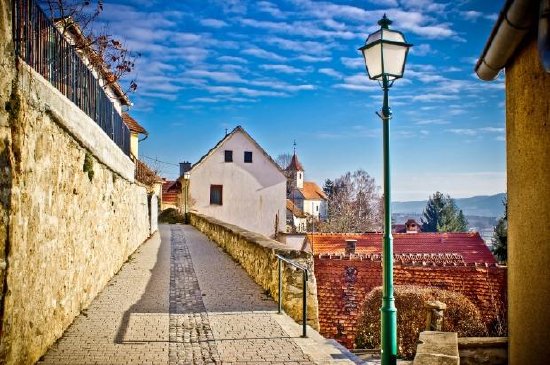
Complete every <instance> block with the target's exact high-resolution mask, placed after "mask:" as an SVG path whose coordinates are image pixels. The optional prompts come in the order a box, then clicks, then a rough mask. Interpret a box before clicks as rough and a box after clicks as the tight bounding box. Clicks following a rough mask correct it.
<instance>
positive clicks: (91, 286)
mask: <svg viewBox="0 0 550 365" xmlns="http://www.w3.org/2000/svg"><path fill="white" fill-rule="evenodd" d="M10 11H11V4H10V2H9V1H7V0H0V163H1V167H2V168H1V169H0V201H1V204H0V272H1V274H2V280H1V283H2V284H1V285H2V287H1V289H2V291H1V293H0V300H2V301H3V303H2V306H0V308H2V309H3V311H2V312H1V313H0V314H1V315H2V317H1V319H0V320H1V322H0V323H1V332H0V333H1V338H0V363H6V364H33V363H35V362H36V361H37V360H38V359H39V358H40V356H41V355H42V354H43V353H44V352H45V351H46V350H47V348H48V347H49V346H50V345H51V344H53V343H54V342H55V340H56V339H57V338H59V337H60V336H61V335H62V333H63V331H64V330H65V329H66V328H67V327H68V326H69V325H70V323H71V322H72V321H73V319H74V318H75V317H76V316H77V315H78V314H79V313H80V311H81V310H82V309H84V308H86V307H87V306H88V305H89V304H90V302H91V301H92V299H93V298H94V297H95V296H96V295H97V294H98V292H99V291H101V290H102V289H103V287H104V286H105V284H106V283H107V281H108V280H109V279H110V278H111V277H112V276H113V275H114V274H115V273H116V272H117V271H118V270H119V268H120V266H121V265H122V264H123V262H124V261H125V260H127V258H128V256H129V255H130V254H131V253H132V252H133V251H134V250H135V249H136V248H137V247H138V246H139V245H140V244H141V243H142V242H143V241H144V240H145V239H146V238H147V237H148V236H149V232H150V227H149V214H148V206H147V192H146V189H145V188H144V187H140V186H138V185H136V184H134V183H133V178H134V176H133V175H134V165H133V163H132V162H131V161H130V159H129V158H128V157H127V156H126V155H124V153H122V152H121V151H120V149H119V148H118V147H117V146H116V145H115V144H114V143H113V142H112V141H111V140H110V139H109V137H108V136H107V135H106V134H105V133H104V132H102V131H101V129H100V128H99V127H98V126H97V125H96V124H95V123H94V122H93V121H92V120H91V119H90V118H88V117H87V116H86V115H85V114H84V113H83V112H82V111H80V110H79V109H78V108H77V107H76V106H75V105H74V104H73V103H71V102H70V101H69V100H68V99H66V98H65V97H64V96H62V95H61V94H60V93H58V92H57V90H55V89H54V88H52V87H51V85H50V84H49V83H47V81H45V80H44V79H43V78H41V77H40V76H39V75H38V74H36V73H34V72H33V71H32V70H30V69H29V68H28V67H26V66H25V65H24V64H22V65H21V67H20V68H19V72H16V68H15V60H14V58H13V49H12V44H11V30H10V21H11V15H10ZM86 156H87V157H86ZM85 159H88V160H89V161H91V168H92V169H93V172H94V174H93V177H91V178H90V176H89V174H88V173H87V172H85V171H84V161H85ZM4 279H5V280H4ZM4 284H5V285H4Z"/></svg>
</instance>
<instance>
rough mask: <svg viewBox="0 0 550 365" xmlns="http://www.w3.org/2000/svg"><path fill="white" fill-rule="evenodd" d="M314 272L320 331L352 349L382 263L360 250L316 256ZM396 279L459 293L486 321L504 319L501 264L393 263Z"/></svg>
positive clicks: (504, 279) (504, 300) (503, 290)
mask: <svg viewBox="0 0 550 365" xmlns="http://www.w3.org/2000/svg"><path fill="white" fill-rule="evenodd" d="M315 276H316V279H317V295H318V299H319V325H320V332H321V334H322V335H323V336H325V337H328V338H334V339H336V340H337V341H338V342H340V343H341V344H343V345H344V346H346V347H347V348H353V347H354V344H355V335H356V332H357V320H358V318H359V316H360V314H361V310H362V305H363V301H364V299H365V297H366V295H367V294H368V293H369V292H370V291H371V290H372V289H373V288H375V287H377V286H381V285H382V263H381V262H380V261H372V260H368V259H363V258H362V257H361V256H359V255H353V256H351V257H350V256H328V255H327V256H319V255H316V256H315ZM394 284H395V285H419V286H427V287H428V286H429V287H436V288H440V289H445V290H451V291H456V292H459V293H462V294H464V295H465V296H466V297H467V298H468V299H470V300H471V301H472V302H473V303H474V304H475V305H476V306H477V307H478V308H479V310H480V313H481V315H482V316H483V318H484V321H485V323H486V324H487V325H492V324H493V322H495V321H497V320H500V318H506V309H505V303H506V268H504V267H496V266H490V267H486V266H485V265H481V264H479V265H473V264H472V265H464V264H463V265H461V266H455V265H444V266H443V265H442V266H437V265H429V266H423V265H410V264H399V263H394ZM497 316H498V318H497ZM398 325H399V324H398Z"/></svg>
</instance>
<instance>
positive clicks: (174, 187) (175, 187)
mask: <svg viewBox="0 0 550 365" xmlns="http://www.w3.org/2000/svg"><path fill="white" fill-rule="evenodd" d="M180 191H181V183H180V182H179V181H178V180H176V181H170V180H166V181H164V182H163V183H162V194H163V195H164V194H169V193H179V192H180Z"/></svg>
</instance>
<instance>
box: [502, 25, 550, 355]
mask: <svg viewBox="0 0 550 365" xmlns="http://www.w3.org/2000/svg"><path fill="white" fill-rule="evenodd" d="M549 95H550V74H548V73H545V72H544V69H543V68H542V65H541V62H540V60H539V53H538V50H537V41H536V38H535V37H534V35H532V36H531V37H529V39H527V40H526V42H524V44H523V45H522V47H521V49H519V50H518V52H517V54H516V56H515V58H514V59H513V60H512V62H511V64H510V65H508V66H507V67H506V154H507V156H506V165H507V179H508V181H507V188H508V267H509V268H510V270H509V272H508V275H509V277H508V284H509V286H508V291H509V303H508V304H509V326H510V327H509V351H510V352H509V354H510V358H509V361H510V364H541V363H543V362H547V361H548V359H550V346H548V339H549V338H550V310H549V306H548V303H549V301H550V280H548V263H549V262H550V224H549V222H550V163H549V161H550V98H549V97H548V96H549Z"/></svg>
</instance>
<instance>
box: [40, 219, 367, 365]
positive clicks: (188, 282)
mask: <svg viewBox="0 0 550 365" xmlns="http://www.w3.org/2000/svg"><path fill="white" fill-rule="evenodd" d="M300 334H301V327H300V326H299V325H298V324H296V323H295V322H294V321H293V320H292V319H290V318H289V317H288V316H286V315H278V314H276V303H275V302H273V300H272V299H271V298H270V297H267V296H266V295H265V293H264V291H263V289H262V288H261V287H259V286H258V285H257V284H255V283H254V282H253V281H252V280H251V279H250V277H249V276H248V275H247V274H246V273H245V271H244V270H243V269H242V268H240V266H239V265H238V264H237V263H236V262H234V261H233V260H232V259H231V258H230V257H229V256H228V255H226V254H225V253H224V252H223V251H222V250H221V249H220V248H219V247H218V246H217V245H215V244H214V243H212V242H210V241H209V240H208V239H206V238H205V236H203V235H202V234H200V233H199V232H198V231H196V230H195V229H194V228H192V227H190V226H181V225H171V226H168V225H161V226H160V234H156V235H155V236H153V238H151V239H150V240H149V241H148V242H146V243H145V244H143V245H142V246H141V247H140V248H139V249H138V250H137V251H136V253H135V254H134V255H132V257H131V258H130V260H129V262H128V263H126V264H125V265H124V266H123V268H122V269H121V270H120V272H119V273H118V274H117V275H116V276H115V277H114V278H113V279H112V280H111V281H110V282H109V284H108V285H107V287H106V288H105V289H104V290H103V291H102V292H101V293H100V294H99V295H98V296H97V298H96V299H95V300H94V301H93V302H92V304H91V305H90V306H89V307H88V309H87V310H86V311H85V312H83V313H82V314H81V315H80V316H79V317H77V318H76V319H75V321H74V322H73V324H72V325H71V326H70V327H69V329H68V330H67V331H66V332H65V334H64V335H63V337H62V338H61V339H60V340H59V341H58V342H57V343H56V344H55V345H54V346H52V348H51V349H50V351H49V352H48V353H47V354H46V355H45V356H44V358H43V359H42V361H40V362H39V364H44V365H46V364H67V365H69V364H70V365H87V364H100V365H111V364H112V365H116V364H162V365H167V364H168V365H173V364H239V365H242V364H260V365H264V364H265V365H271V364H303V365H305V364H333V363H334V364H353V363H355V362H354V361H356V360H354V361H351V360H350V359H348V357H349V354H348V353H347V352H346V351H341V348H338V346H337V345H335V344H334V342H333V341H331V340H326V339H324V338H322V337H321V336H320V335H319V334H318V333H316V332H315V331H313V330H310V331H309V332H308V334H309V338H307V339H303V338H300V337H299V336H300Z"/></svg>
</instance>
